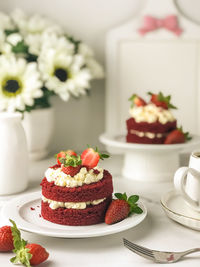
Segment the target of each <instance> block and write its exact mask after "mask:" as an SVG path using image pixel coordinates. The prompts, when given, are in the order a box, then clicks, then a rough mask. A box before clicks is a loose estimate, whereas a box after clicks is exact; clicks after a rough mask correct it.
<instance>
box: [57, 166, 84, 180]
mask: <svg viewBox="0 0 200 267" xmlns="http://www.w3.org/2000/svg"><path fill="white" fill-rule="evenodd" d="M61 166H62V167H61V170H62V171H63V172H64V173H66V174H67V175H70V176H71V177H73V176H74V175H76V174H77V173H78V172H79V171H80V168H81V165H79V166H76V167H72V166H66V167H65V166H64V165H63V164H62V165H61Z"/></svg>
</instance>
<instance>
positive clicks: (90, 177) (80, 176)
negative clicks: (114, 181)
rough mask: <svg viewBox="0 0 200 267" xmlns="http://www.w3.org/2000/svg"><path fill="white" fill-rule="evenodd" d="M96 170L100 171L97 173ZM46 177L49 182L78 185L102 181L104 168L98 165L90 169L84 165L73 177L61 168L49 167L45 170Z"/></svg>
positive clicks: (65, 185)
mask: <svg viewBox="0 0 200 267" xmlns="http://www.w3.org/2000/svg"><path fill="white" fill-rule="evenodd" d="M94 170H97V171H99V173H95V172H94ZM45 177H46V179H47V181H48V182H54V184H55V185H58V186H63V187H78V186H82V185H84V184H91V183H95V182H98V181H100V180H101V179H102V178H103V169H102V168H100V167H98V166H96V167H95V168H94V169H91V170H89V171H88V170H87V169H86V168H85V167H82V168H81V169H80V171H79V172H78V173H77V174H76V175H75V176H73V177H71V176H70V175H67V174H65V173H64V172H63V171H62V170H61V168H58V169H53V168H48V169H47V170H46V172H45Z"/></svg>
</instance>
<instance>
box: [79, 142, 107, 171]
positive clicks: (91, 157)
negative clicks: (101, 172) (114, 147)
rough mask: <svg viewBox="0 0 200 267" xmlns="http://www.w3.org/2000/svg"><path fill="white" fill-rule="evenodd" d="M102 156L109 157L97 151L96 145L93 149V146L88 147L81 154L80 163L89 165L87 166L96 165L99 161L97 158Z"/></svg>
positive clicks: (102, 157) (92, 166)
mask: <svg viewBox="0 0 200 267" xmlns="http://www.w3.org/2000/svg"><path fill="white" fill-rule="evenodd" d="M104 158H109V155H107V154H101V153H100V152H99V151H98V148H97V147H96V149H95V150H94V149H93V148H91V147H88V148H87V149H85V150H84V151H83V152H82V154H81V160H82V165H83V166H86V167H89V168H94V167H96V166H97V164H98V162H99V160H100V159H102V160H103V159H104Z"/></svg>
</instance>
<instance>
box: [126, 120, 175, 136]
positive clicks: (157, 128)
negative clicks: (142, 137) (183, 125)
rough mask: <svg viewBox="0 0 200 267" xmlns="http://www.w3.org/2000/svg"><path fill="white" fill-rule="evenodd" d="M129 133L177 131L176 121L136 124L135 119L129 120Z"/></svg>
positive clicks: (127, 123) (127, 122)
mask: <svg viewBox="0 0 200 267" xmlns="http://www.w3.org/2000/svg"><path fill="white" fill-rule="evenodd" d="M126 125H127V130H128V133H131V130H136V131H140V132H150V133H156V134H158V133H160V134H162V133H168V132H170V131H172V130H174V129H176V120H175V121H172V122H167V123H165V124H161V123H160V122H154V123H148V122H136V121H135V119H134V118H129V119H128V120H127V121H126Z"/></svg>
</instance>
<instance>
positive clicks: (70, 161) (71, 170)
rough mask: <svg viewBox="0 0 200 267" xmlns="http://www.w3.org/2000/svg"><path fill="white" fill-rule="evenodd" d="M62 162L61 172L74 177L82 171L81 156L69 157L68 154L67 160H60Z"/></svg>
mask: <svg viewBox="0 0 200 267" xmlns="http://www.w3.org/2000/svg"><path fill="white" fill-rule="evenodd" d="M60 162H61V170H62V171H63V172H64V173H66V174H68V175H70V176H72V177H73V176H74V175H76V174H77V173H78V172H79V171H80V168H81V163H82V161H81V158H80V156H79V155H78V156H77V155H76V156H74V155H72V156H69V155H68V154H66V156H65V158H62V159H60Z"/></svg>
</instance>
